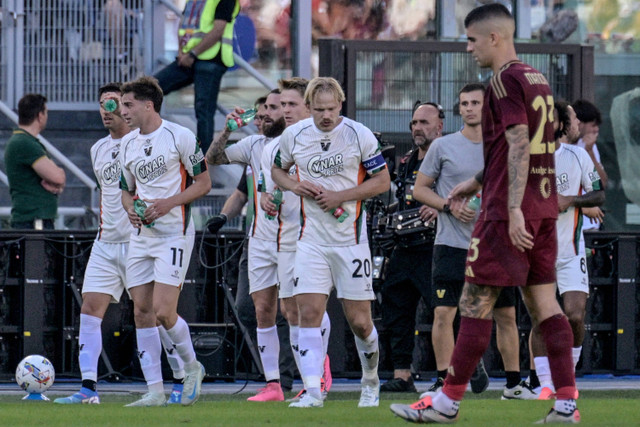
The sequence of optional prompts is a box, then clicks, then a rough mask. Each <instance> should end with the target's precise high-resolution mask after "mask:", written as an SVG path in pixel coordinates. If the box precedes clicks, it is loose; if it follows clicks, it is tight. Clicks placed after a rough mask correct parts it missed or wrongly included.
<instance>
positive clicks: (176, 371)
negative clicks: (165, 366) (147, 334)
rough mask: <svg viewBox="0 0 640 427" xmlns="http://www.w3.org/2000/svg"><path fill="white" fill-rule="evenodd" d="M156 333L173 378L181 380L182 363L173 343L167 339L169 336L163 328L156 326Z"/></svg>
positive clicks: (182, 374) (182, 376)
mask: <svg viewBox="0 0 640 427" xmlns="http://www.w3.org/2000/svg"><path fill="white" fill-rule="evenodd" d="M158 333H159V334H160V342H161V343H162V347H163V348H164V354H165V356H167V362H169V366H171V370H172V371H173V378H174V379H176V380H180V379H183V378H184V362H183V361H182V359H181V358H180V355H179V354H178V351H177V350H176V348H175V346H174V345H173V341H171V338H169V334H168V333H167V330H166V329H165V328H164V326H162V325H160V326H158Z"/></svg>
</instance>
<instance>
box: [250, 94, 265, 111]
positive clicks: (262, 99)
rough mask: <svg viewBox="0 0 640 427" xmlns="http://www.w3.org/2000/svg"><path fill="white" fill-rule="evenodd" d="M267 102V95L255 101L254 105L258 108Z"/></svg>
mask: <svg viewBox="0 0 640 427" xmlns="http://www.w3.org/2000/svg"><path fill="white" fill-rule="evenodd" d="M265 102H267V96H266V95H265V96H261V97H260V98H258V99H256V102H254V103H253V106H254V107H255V108H256V109H257V108H258V107H259V106H260V105H262V104H264V103H265Z"/></svg>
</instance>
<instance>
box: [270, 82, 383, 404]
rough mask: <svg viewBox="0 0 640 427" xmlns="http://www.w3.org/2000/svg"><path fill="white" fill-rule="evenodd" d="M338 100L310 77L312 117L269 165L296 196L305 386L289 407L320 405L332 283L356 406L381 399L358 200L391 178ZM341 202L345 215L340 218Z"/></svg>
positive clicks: (334, 86)
mask: <svg viewBox="0 0 640 427" xmlns="http://www.w3.org/2000/svg"><path fill="white" fill-rule="evenodd" d="M344 100H345V96H344V92H343V91H342V88H341V87H340V84H339V83H338V82H337V81H336V80H335V79H333V78H328V77H317V78H314V79H313V80H311V82H310V83H309V86H308V87H307V90H306V92H305V103H306V104H307V105H308V106H309V109H310V112H311V118H309V119H306V120H301V121H299V122H298V123H296V124H295V125H293V126H290V127H288V128H287V129H286V130H285V131H284V133H283V134H282V137H281V138H280V151H279V153H278V155H277V156H276V160H275V163H274V165H273V167H272V169H271V175H272V177H273V180H274V181H275V183H276V184H277V185H278V186H279V187H280V188H282V189H284V190H289V191H293V192H294V193H295V194H297V195H298V196H301V229H300V236H299V240H298V243H297V249H296V261H295V275H296V278H295V282H296V283H297V285H296V286H295V288H294V292H293V293H294V295H295V296H296V301H297V304H298V310H299V314H300V329H299V351H300V364H301V368H302V372H301V374H302V377H303V380H304V384H305V388H306V390H307V393H306V394H305V395H304V396H303V397H302V399H300V401H298V402H293V403H291V405H289V406H290V407H297V408H310V407H321V406H323V401H322V395H321V391H320V379H321V376H322V363H323V348H322V336H321V331H320V325H321V322H322V317H323V314H324V312H325V310H326V304H327V299H328V295H329V293H330V292H331V289H332V288H333V287H334V286H335V288H336V291H337V296H338V298H339V299H341V300H342V306H343V309H344V313H345V317H346V319H347V321H348V322H349V325H350V326H351V330H352V331H353V333H354V335H355V341H356V347H357V349H358V355H359V357H360V363H361V364H362V371H363V376H362V393H361V395H360V402H359V404H358V406H359V407H371V406H378V404H379V390H380V380H379V378H378V358H379V351H378V333H377V331H376V329H375V327H374V325H373V321H372V319H371V300H373V299H374V293H373V288H372V285H371V252H370V250H369V245H368V242H367V240H368V239H367V234H366V227H365V216H364V212H363V210H362V207H363V206H362V201H363V200H364V199H367V198H369V197H373V196H375V195H377V194H380V193H382V192H384V191H386V190H388V189H389V185H390V179H389V172H388V170H387V167H386V163H385V161H384V158H383V157H382V154H381V152H380V147H379V144H378V141H377V140H376V138H375V136H374V135H373V133H372V132H371V131H370V130H369V129H367V128H366V127H365V126H363V125H362V124H360V123H358V122H355V121H353V120H350V119H348V118H346V117H342V116H340V109H341V105H342V102H343V101H344ZM293 165H296V166H298V174H299V176H298V179H293V178H291V177H290V176H289V169H290V168H291V166H293ZM366 175H369V179H368V180H366V181H365V180H364V178H365V176H366ZM343 210H344V211H345V212H347V213H348V217H347V218H346V219H344V217H343V222H339V221H338V219H337V218H338V217H340V216H341V215H340V214H341V213H342V211H343Z"/></svg>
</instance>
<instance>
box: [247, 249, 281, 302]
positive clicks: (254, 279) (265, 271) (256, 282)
mask: <svg viewBox="0 0 640 427" xmlns="http://www.w3.org/2000/svg"><path fill="white" fill-rule="evenodd" d="M277 285H278V244H277V243H276V242H275V241H273V242H270V241H268V240H262V239H256V238H255V237H250V238H249V294H252V293H254V292H256V291H261V290H263V289H267V288H270V287H272V286H277Z"/></svg>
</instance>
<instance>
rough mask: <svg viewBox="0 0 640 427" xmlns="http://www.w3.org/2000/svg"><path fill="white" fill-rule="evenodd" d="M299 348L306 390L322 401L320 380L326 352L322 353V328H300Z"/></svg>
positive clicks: (301, 372) (301, 371)
mask: <svg viewBox="0 0 640 427" xmlns="http://www.w3.org/2000/svg"><path fill="white" fill-rule="evenodd" d="M298 342H299V344H298V348H299V349H300V368H301V369H300V374H301V375H302V380H303V381H304V388H305V389H306V390H307V393H309V395H310V396H313V397H315V398H316V399H322V394H321V393H320V379H321V378H322V365H323V362H324V352H323V351H322V333H321V331H320V328H300V329H299V332H298Z"/></svg>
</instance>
